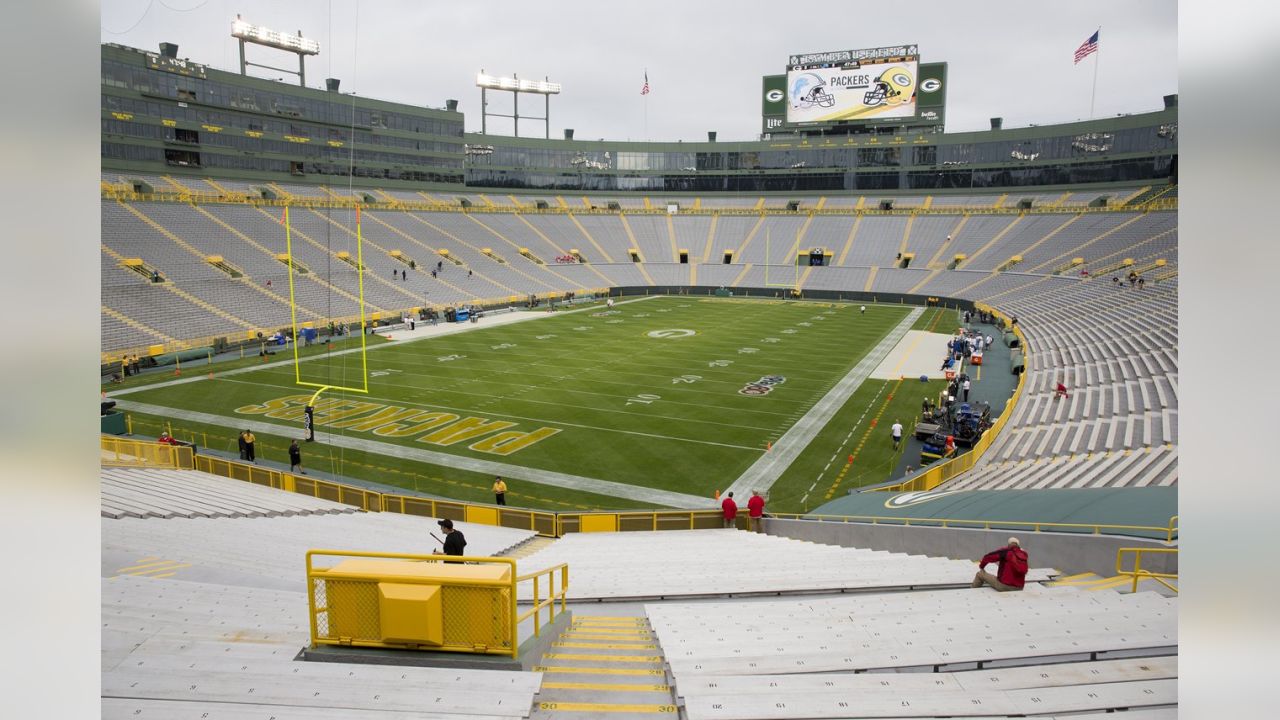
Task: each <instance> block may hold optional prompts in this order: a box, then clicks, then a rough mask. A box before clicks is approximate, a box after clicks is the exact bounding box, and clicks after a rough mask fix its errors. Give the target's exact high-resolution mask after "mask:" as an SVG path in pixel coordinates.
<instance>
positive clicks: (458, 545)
mask: <svg viewBox="0 0 1280 720" xmlns="http://www.w3.org/2000/svg"><path fill="white" fill-rule="evenodd" d="M436 524H437V525H439V526H440V529H441V530H443V531H444V542H443V543H442V544H443V545H444V554H445V555H462V554H463V551H464V549H465V548H466V547H467V538H466V537H465V536H464V535H463V534H462V531H461V530H454V529H453V521H452V520H450V519H448V518H445V519H444V520H437V521H436ZM432 537H434V535H433V536H432ZM437 539H439V538H437ZM431 554H432V555H439V554H440V551H439V550H432V551H431Z"/></svg>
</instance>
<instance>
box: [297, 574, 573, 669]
mask: <svg viewBox="0 0 1280 720" xmlns="http://www.w3.org/2000/svg"><path fill="white" fill-rule="evenodd" d="M320 558H324V559H325V560H323V562H325V563H332V564H326V565H325V566H321V565H319V564H318V563H317V560H318V559H320ZM544 577H545V578H547V584H546V588H545V589H546V592H545V593H544V592H543V585H542V579H543V578H544ZM557 577H559V580H560V582H559V587H557V584H556V578H557ZM522 582H531V583H532V586H533V592H532V595H533V602H532V607H531V608H530V609H529V610H528V611H527V612H525V613H523V614H520V613H518V611H517V605H516V602H517V591H518V587H519V584H520V583H522ZM568 587H569V567H568V565H565V564H561V565H557V566H555V567H552V568H546V569H544V570H539V571H537V572H534V573H529V574H527V575H518V574H517V572H516V561H515V560H512V559H511V558H494V557H469V556H461V557H448V558H447V559H446V556H444V555H408V554H399V553H372V552H352V551H344V550H311V551H308V552H307V589H308V592H307V602H308V609H309V616H310V624H311V646H312V647H317V646H320V645H343V646H351V647H382V648H388V647H394V648H409V649H421V650H436V651H445V652H457V653H470V654H480V655H509V656H511V657H513V658H514V657H517V656H518V654H519V646H520V643H519V637H518V632H519V627H520V623H521V622H522V621H523V620H525V619H528V618H530V617H532V618H533V631H534V635H535V636H536V635H539V634H540V633H541V628H542V626H543V625H544V624H550V623H552V622H554V620H555V617H556V608H555V602H556V600H559V601H560V612H564V610H565V595H566V592H567V590H568ZM544 609H546V610H547V621H546V623H543V622H542V611H543V610H544Z"/></svg>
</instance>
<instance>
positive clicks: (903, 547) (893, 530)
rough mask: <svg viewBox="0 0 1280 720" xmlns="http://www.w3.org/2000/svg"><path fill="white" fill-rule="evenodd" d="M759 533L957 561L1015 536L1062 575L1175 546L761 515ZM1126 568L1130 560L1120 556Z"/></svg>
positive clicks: (1154, 565) (1167, 561) (1111, 567)
mask: <svg viewBox="0 0 1280 720" xmlns="http://www.w3.org/2000/svg"><path fill="white" fill-rule="evenodd" d="M764 531H765V533H767V534H769V535H779V536H782V537H788V538H792V539H795V540H808V541H810V542H816V543H822V544H824V545H839V546H841V547H856V548H863V549H867V550H886V551H889V552H900V553H908V554H911V555H932V556H934V557H949V558H955V559H961V560H973V561H975V562H976V561H977V560H978V558H980V557H982V556H983V555H985V554H987V553H989V552H991V551H992V550H995V549H996V548H999V547H1002V546H1003V545H1005V544H1007V542H1008V540H1009V538H1010V537H1017V538H1018V540H1019V541H1020V542H1021V543H1022V547H1023V549H1024V550H1026V551H1027V554H1028V555H1029V556H1030V557H1029V560H1030V564H1031V567H1040V568H1043V567H1051V568H1056V569H1057V570H1058V571H1059V572H1061V573H1062V574H1064V575H1073V574H1076V573H1083V572H1093V573H1097V574H1098V575H1101V576H1103V577H1109V576H1111V575H1115V570H1116V551H1117V550H1118V549H1119V548H1122V547H1143V548H1147V547H1149V548H1167V547H1177V543H1176V542H1175V543H1174V544H1172V545H1170V544H1168V543H1165V542H1162V541H1159V540H1150V539H1146V538H1135V537H1127V536H1121V535H1086V534H1082V533H1053V532H1038V533H1037V532H1030V531H1024V530H1018V531H1012V532H1011V531H1009V530H983V529H980V528H940V527H922V526H913V525H888V524H881V525H872V524H870V523H843V522H818V521H814V520H782V519H779V518H767V519H766V520H765V523H764ZM1125 566H1126V567H1132V560H1126V562H1125ZM1142 569H1144V570H1151V571H1153V572H1172V573H1176V572H1177V571H1178V556H1177V555H1172V554H1164V553H1161V554H1157V555H1150V556H1146V557H1144V558H1143V562H1142Z"/></svg>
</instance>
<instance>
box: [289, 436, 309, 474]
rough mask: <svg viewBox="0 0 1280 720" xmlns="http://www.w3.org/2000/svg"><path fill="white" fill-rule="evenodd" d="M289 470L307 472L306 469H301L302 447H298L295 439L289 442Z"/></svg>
mask: <svg viewBox="0 0 1280 720" xmlns="http://www.w3.org/2000/svg"><path fill="white" fill-rule="evenodd" d="M289 472H297V473H302V474H303V475H306V474H307V471H306V470H303V469H302V448H300V447H298V441H297V440H294V441H293V442H291V443H289Z"/></svg>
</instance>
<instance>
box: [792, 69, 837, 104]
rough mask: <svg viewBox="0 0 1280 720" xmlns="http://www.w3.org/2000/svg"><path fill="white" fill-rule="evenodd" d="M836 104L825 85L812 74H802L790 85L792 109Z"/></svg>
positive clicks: (823, 81) (824, 82)
mask: <svg viewBox="0 0 1280 720" xmlns="http://www.w3.org/2000/svg"><path fill="white" fill-rule="evenodd" d="M835 104H836V98H835V96H834V95H832V94H831V93H829V92H827V83H826V81H825V80H823V79H822V78H820V77H818V76H817V75H815V74H814V73H803V74H801V75H800V76H798V77H797V78H796V79H795V82H793V83H791V106H792V107H794V108H811V107H815V106H816V107H824V108H829V107H832V106H834V105H835Z"/></svg>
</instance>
